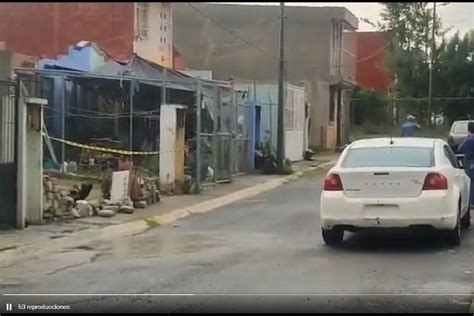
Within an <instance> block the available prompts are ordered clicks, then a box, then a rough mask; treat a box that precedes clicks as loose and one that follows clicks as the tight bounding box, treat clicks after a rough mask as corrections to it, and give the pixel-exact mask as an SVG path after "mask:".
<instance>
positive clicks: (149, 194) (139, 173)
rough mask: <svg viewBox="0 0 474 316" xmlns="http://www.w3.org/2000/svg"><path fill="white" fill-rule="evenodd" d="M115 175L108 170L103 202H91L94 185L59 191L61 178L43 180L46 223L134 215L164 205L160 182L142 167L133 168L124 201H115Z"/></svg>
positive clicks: (99, 200)
mask: <svg viewBox="0 0 474 316" xmlns="http://www.w3.org/2000/svg"><path fill="white" fill-rule="evenodd" d="M112 175H113V171H111V170H107V171H106V172H105V173H104V176H103V177H102V183H101V191H102V198H100V199H97V198H96V199H94V200H87V197H88V196H89V194H90V193H91V191H92V190H93V184H90V183H81V184H79V185H78V184H75V185H74V186H73V187H72V189H69V190H68V189H64V187H63V188H59V185H58V178H55V177H52V176H50V175H44V176H43V188H44V200H45V203H44V205H45V208H44V211H43V219H44V220H46V221H51V220H61V219H74V218H85V217H91V216H100V217H113V216H115V215H116V214H117V213H122V214H133V213H134V212H135V210H136V209H143V208H146V207H147V206H148V205H151V204H154V203H157V202H159V201H160V191H159V189H158V180H157V178H153V177H150V176H149V175H148V172H147V171H146V170H145V169H144V168H141V167H132V169H131V170H130V174H129V176H128V179H127V181H128V183H124V184H125V185H126V188H127V187H128V190H126V189H125V190H124V191H123V194H122V193H120V194H121V195H123V198H121V199H120V200H119V199H117V198H115V200H114V201H112V200H110V198H111V192H110V191H111V189H112V179H113V177H112Z"/></svg>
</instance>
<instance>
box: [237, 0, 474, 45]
mask: <svg viewBox="0 0 474 316" xmlns="http://www.w3.org/2000/svg"><path fill="white" fill-rule="evenodd" d="M234 3H235V2H234ZM249 4H250V3H249ZM252 4H257V3H252ZM258 4H269V5H273V4H275V5H277V4H278V2H260V3H258ZM286 4H287V5H288V6H290V5H298V6H319V7H325V6H342V7H346V8H347V9H349V10H350V11H351V12H352V13H353V14H354V15H355V16H357V17H358V18H367V19H369V20H370V21H374V22H376V21H380V12H381V11H382V5H380V4H379V3H378V2H299V3H298V2H292V3H290V2H287V3H286ZM440 4H441V2H440ZM431 5H432V3H431ZM436 12H437V14H439V16H440V17H441V19H442V21H443V25H444V26H445V27H449V26H452V28H453V29H452V30H451V31H450V32H449V33H448V34H447V36H448V37H449V36H452V35H454V34H455V33H456V31H459V33H460V35H461V36H462V35H463V34H464V33H466V32H468V31H469V30H471V29H473V30H474V3H473V2H449V4H448V5H445V6H437V7H436ZM359 30H360V31H373V30H375V29H374V27H373V26H371V25H369V24H367V23H365V22H362V21H360V22H359Z"/></svg>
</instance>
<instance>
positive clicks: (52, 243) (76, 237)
mask: <svg viewBox="0 0 474 316" xmlns="http://www.w3.org/2000/svg"><path fill="white" fill-rule="evenodd" d="M334 158H335V155H328V156H323V157H319V159H318V160H317V161H302V162H299V163H295V164H294V166H293V169H294V170H295V173H294V174H293V175H291V176H278V175H245V176H239V177H235V178H233V182H232V183H228V184H220V185H217V186H215V187H208V188H206V189H205V190H203V192H202V193H201V194H199V195H180V196H169V197H167V196H165V197H162V199H161V201H160V202H159V203H157V204H154V205H150V206H149V207H147V208H146V209H136V210H135V213H134V214H117V215H116V216H114V217H113V218H102V217H89V218H82V219H76V220H70V221H62V222H53V223H50V224H46V225H38V226H29V227H28V228H26V229H24V230H11V231H0V268H1V267H5V266H6V265H10V264H14V262H15V261H18V260H20V258H23V257H24V256H34V255H39V254H40V253H42V252H43V251H51V250H54V249H61V248H65V247H66V248H67V247H73V246H78V245H81V244H85V243H87V242H90V241H94V240H97V239H101V238H113V237H114V236H116V235H120V236H127V235H133V234H139V233H141V232H143V231H146V230H148V229H151V228H153V227H156V226H159V225H164V224H169V223H172V222H174V221H175V220H177V219H179V218H183V217H186V216H189V215H192V214H200V213H205V212H208V211H211V210H213V209H216V208H218V207H221V206H223V205H227V204H230V203H233V202H235V201H238V200H241V199H245V198H248V197H251V196H254V195H257V194H260V193H262V192H265V191H268V190H271V189H273V188H276V187H278V186H280V185H282V184H284V183H286V182H288V181H291V180H295V179H297V178H298V177H299V176H302V175H303V172H306V171H313V170H317V169H318V168H324V167H327V166H328V165H329V164H331V161H332V160H333V159H334ZM8 262H10V263H8Z"/></svg>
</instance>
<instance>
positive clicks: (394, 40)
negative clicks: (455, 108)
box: [378, 2, 447, 113]
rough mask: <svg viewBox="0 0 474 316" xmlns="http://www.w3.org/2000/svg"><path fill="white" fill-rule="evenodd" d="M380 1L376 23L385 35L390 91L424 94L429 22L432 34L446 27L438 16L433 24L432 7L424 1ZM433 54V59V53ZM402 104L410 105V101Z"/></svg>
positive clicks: (426, 77)
mask: <svg viewBox="0 0 474 316" xmlns="http://www.w3.org/2000/svg"><path fill="white" fill-rule="evenodd" d="M381 4H382V5H383V6H384V8H383V10H382V13H381V18H382V23H379V24H378V26H379V29H380V30H381V31H384V32H386V34H387V36H388V38H387V39H388V41H389V47H388V53H387V54H386V55H385V56H386V66H387V69H389V71H390V73H391V74H392V77H393V78H392V79H393V80H394V89H395V91H394V92H395V93H396V94H397V95H398V96H400V97H426V96H427V95H428V74H429V58H430V46H431V45H430V44H431V36H432V35H431V34H432V33H431V30H432V28H433V24H434V28H435V35H436V36H444V34H445V32H446V31H447V30H444V29H442V26H441V21H440V19H439V18H436V21H434V23H433V18H432V16H433V10H432V9H431V8H430V7H429V4H428V3H426V2H382V3H381ZM434 56H435V58H436V52H435V55H434ZM406 106H407V107H414V104H413V105H406ZM413 110H414V111H417V112H419V111H418V109H416V110H415V109H413ZM419 113H420V112H419ZM421 113H422V112H421Z"/></svg>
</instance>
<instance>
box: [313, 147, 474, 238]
mask: <svg viewBox="0 0 474 316" xmlns="http://www.w3.org/2000/svg"><path fill="white" fill-rule="evenodd" d="M469 188H470V179H469V177H468V176H467V175H466V174H465V172H464V170H463V169H462V168H461V167H460V165H459V162H458V160H457V158H456V156H455V155H454V153H453V151H452V150H451V148H450V147H449V145H448V144H447V143H446V142H444V141H443V140H440V139H430V138H375V139H366V140H359V141H356V142H353V143H352V144H351V145H349V146H348V147H347V148H346V149H345V150H344V152H343V153H342V154H341V156H340V158H339V160H338V162H337V164H336V165H335V166H334V167H333V168H332V169H331V170H330V171H329V172H328V174H327V176H326V178H325V180H324V188H323V191H322V193H321V204H320V206H321V212H320V214H321V229H322V235H323V239H324V242H325V243H326V244H327V245H337V244H338V243H340V242H341V241H342V240H343V238H344V231H345V230H347V231H357V230H359V229H361V228H404V227H416V226H424V227H428V226H429V227H433V228H436V229H439V230H442V231H443V232H444V233H445V234H446V238H447V241H448V242H450V243H451V244H453V245H459V243H460V238H461V227H467V226H469V225H470V201H469Z"/></svg>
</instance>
